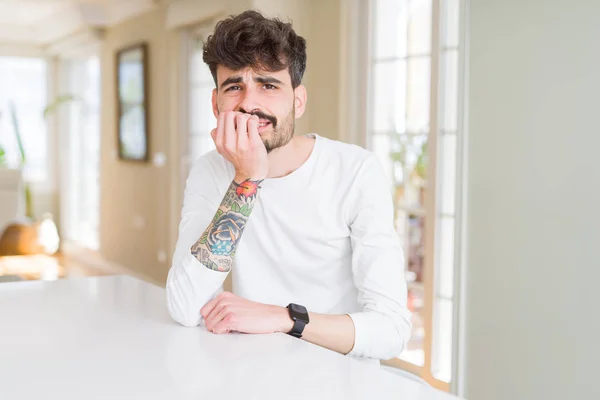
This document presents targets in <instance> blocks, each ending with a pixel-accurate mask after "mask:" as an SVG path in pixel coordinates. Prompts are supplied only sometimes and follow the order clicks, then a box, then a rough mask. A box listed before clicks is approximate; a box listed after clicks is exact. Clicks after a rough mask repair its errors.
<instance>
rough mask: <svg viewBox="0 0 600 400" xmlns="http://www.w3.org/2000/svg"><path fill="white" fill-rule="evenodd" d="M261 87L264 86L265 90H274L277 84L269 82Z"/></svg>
mask: <svg viewBox="0 0 600 400" xmlns="http://www.w3.org/2000/svg"><path fill="white" fill-rule="evenodd" d="M263 87H264V88H265V89H267V90H274V89H277V86H275V85H271V84H270V83H266V84H265V85H264V86H263Z"/></svg>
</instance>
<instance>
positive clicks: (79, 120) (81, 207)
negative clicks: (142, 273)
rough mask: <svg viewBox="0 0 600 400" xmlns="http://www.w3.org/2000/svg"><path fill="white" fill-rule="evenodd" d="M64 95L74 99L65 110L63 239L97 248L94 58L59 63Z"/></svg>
mask: <svg viewBox="0 0 600 400" xmlns="http://www.w3.org/2000/svg"><path fill="white" fill-rule="evenodd" d="M63 66H64V72H65V74H66V76H65V78H66V79H65V80H66V88H65V93H66V94H69V95H73V96H75V100H74V101H73V102H71V103H69V105H68V107H67V108H66V109H67V111H68V113H67V119H66V125H67V126H68V130H67V131H66V132H67V137H65V138H63V139H64V140H62V141H61V143H62V146H66V149H65V150H66V153H67V155H68V156H67V160H66V161H67V168H65V169H64V170H63V177H64V180H65V182H64V186H65V188H64V191H63V193H64V199H63V200H62V207H61V209H62V210H63V221H64V229H63V230H64V236H65V238H66V239H69V240H71V241H74V242H77V243H79V244H80V245H83V246H84V247H87V248H89V249H93V250H97V249H98V248H99V219H100V63H99V60H98V58H97V57H92V58H89V59H85V60H70V61H65V62H64V63H63Z"/></svg>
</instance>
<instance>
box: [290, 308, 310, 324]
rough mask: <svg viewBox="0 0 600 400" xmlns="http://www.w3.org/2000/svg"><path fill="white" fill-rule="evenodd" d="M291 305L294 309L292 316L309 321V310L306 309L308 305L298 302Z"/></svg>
mask: <svg viewBox="0 0 600 400" xmlns="http://www.w3.org/2000/svg"><path fill="white" fill-rule="evenodd" d="M289 307H290V310H291V311H292V313H291V314H292V318H294V319H299V320H301V321H306V322H308V312H307V311H306V307H303V306H301V305H298V304H290V306H289Z"/></svg>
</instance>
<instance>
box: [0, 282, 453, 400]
mask: <svg viewBox="0 0 600 400" xmlns="http://www.w3.org/2000/svg"><path fill="white" fill-rule="evenodd" d="M45 398H51V399H61V400H82V399H86V400H89V399H111V400H118V399H144V400H154V399H168V400H177V399H261V400H263V399H328V400H335V399H344V400H347V399H378V400H383V399H402V400H417V399H419V400H451V399H456V398H455V397H453V396H450V395H448V394H445V393H442V392H440V391H437V390H434V389H431V388H428V387H426V386H423V385H421V384H419V383H417V382H414V381H411V380H408V379H406V378H403V377H401V376H396V375H394V374H391V373H388V372H385V371H382V370H381V369H380V368H379V367H378V366H376V365H369V364H366V363H363V362H360V361H356V360H353V359H351V358H349V357H345V356H342V355H340V354H337V353H334V352H331V351H328V350H326V349H323V348H320V347H318V346H315V345H312V344H309V343H307V342H304V341H302V340H298V339H295V338H292V337H290V336H288V335H284V334H272V335H242V334H230V335H215V334H212V333H210V332H208V331H206V330H205V329H204V328H202V327H196V328H185V327H182V326H180V325H178V324H177V323H175V322H173V321H172V320H171V319H170V317H169V315H168V313H167V310H166V307H165V290H164V289H163V288H159V287H157V286H153V285H151V284H148V283H145V282H143V281H140V280H137V279H134V278H130V277H125V276H109V277H96V278H74V279H65V280H60V281H54V282H43V281H35V282H17V283H3V284H0V399H7V400H8V399H11V400H22V399H45Z"/></svg>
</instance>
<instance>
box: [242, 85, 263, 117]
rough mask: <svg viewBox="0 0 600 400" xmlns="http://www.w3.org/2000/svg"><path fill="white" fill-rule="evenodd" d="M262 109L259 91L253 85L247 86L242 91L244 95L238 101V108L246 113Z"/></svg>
mask: <svg viewBox="0 0 600 400" xmlns="http://www.w3.org/2000/svg"><path fill="white" fill-rule="evenodd" d="M259 109H260V104H259V102H258V93H257V92H256V90H255V89H254V88H252V87H247V88H245V90H244V91H243V92H242V97H241V99H240V102H239V103H238V106H237V110H236V111H240V112H244V113H251V112H252V111H257V110H259Z"/></svg>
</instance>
